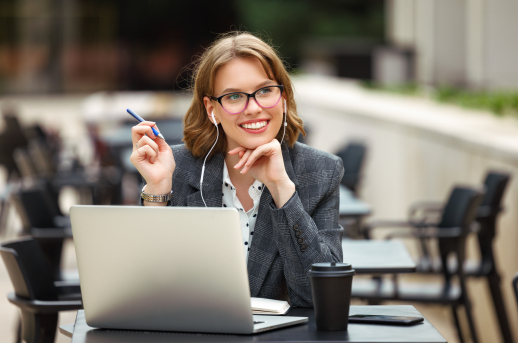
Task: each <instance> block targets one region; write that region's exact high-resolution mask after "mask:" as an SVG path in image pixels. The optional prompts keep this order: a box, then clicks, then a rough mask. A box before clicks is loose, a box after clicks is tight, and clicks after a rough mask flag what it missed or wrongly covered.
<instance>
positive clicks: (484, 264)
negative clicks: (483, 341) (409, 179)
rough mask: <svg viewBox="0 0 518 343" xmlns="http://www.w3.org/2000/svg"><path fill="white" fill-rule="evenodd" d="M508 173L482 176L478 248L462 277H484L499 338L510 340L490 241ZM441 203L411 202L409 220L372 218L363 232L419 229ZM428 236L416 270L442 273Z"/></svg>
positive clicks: (509, 342)
mask: <svg viewBox="0 0 518 343" xmlns="http://www.w3.org/2000/svg"><path fill="white" fill-rule="evenodd" d="M509 180H510V175H509V174H506V173H502V172H496V171H492V172H489V173H488V174H487V175H486V178H485V180H484V188H485V191H486V192H485V195H484V198H483V199H482V202H481V204H480V207H479V209H478V212H477V217H476V219H475V220H476V221H477V223H478V227H476V234H477V241H478V246H479V250H480V260H479V261H471V260H468V261H466V263H465V264H464V265H463V266H464V268H463V269H464V274H465V275H466V277H476V278H485V279H486V280H487V282H488V286H489V289H490V291H491V297H492V300H493V305H494V308H495V312H496V314H497V317H498V323H499V326H500V332H501V334H502V338H503V341H504V342H506V343H512V342H513V337H512V333H511V329H510V327H509V319H508V316H507V311H506V309H505V301H504V298H503V294H502V290H501V285H500V281H501V277H500V274H499V272H498V268H497V266H496V259H495V254H494V252H493V244H494V241H495V238H496V226H497V225H496V223H497V219H498V216H499V214H500V213H502V211H503V207H502V199H503V196H504V194H505V190H506V188H507V185H508V184H509ZM443 207H444V205H443V204H442V203H438V202H419V203H416V204H414V205H413V206H411V208H410V211H409V218H410V219H409V221H407V222H396V221H394V222H388V221H387V222H375V223H373V224H371V226H370V227H369V228H367V235H368V236H370V231H372V230H373V229H374V228H378V227H397V226H401V227H410V228H412V229H413V230H422V229H423V228H425V227H427V226H433V225H436V224H435V223H436V222H437V219H436V217H437V215H440V214H441V213H442V211H443ZM428 240H429V239H428V238H422V239H419V240H418V242H419V245H420V247H421V252H422V256H421V258H420V259H419V261H418V269H417V272H418V273H435V274H438V273H442V271H441V268H442V267H441V262H440V259H439V258H433V257H432V255H431V254H430V248H429V247H428ZM451 262H453V264H451V263H450V264H449V266H448V267H449V268H450V270H455V269H457V265H455V262H456V261H455V260H452V261H451Z"/></svg>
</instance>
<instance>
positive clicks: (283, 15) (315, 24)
mask: <svg viewBox="0 0 518 343" xmlns="http://www.w3.org/2000/svg"><path fill="white" fill-rule="evenodd" d="M234 1H235V4H236V9H237V13H238V16H239V18H240V22H241V23H242V25H243V26H242V27H236V29H238V30H247V31H250V32H254V33H259V34H262V35H264V36H263V37H262V38H269V39H270V40H271V43H272V44H273V45H274V46H276V47H277V49H278V50H279V52H280V54H281V55H282V56H284V57H285V59H286V61H287V62H288V63H289V64H290V65H291V66H296V64H297V62H298V59H299V58H300V53H301V51H300V47H301V46H302V43H303V41H304V40H307V39H308V38H315V37H317V38H351V37H355V38H357V37H361V38H374V39H377V40H382V39H383V37H384V5H383V4H384V3H383V1H379V0H318V1H317V0H262V1H252V0H234ZM267 40H268V39H267Z"/></svg>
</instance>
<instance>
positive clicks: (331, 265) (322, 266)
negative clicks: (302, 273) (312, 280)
mask: <svg viewBox="0 0 518 343" xmlns="http://www.w3.org/2000/svg"><path fill="white" fill-rule="evenodd" d="M354 274H356V272H355V270H354V269H353V268H352V266H351V265H350V264H348V263H342V262H322V263H313V265H312V266H311V269H310V270H309V275H310V276H328V275H329V276H346V275H354Z"/></svg>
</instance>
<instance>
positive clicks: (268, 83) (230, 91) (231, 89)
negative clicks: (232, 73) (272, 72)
mask: <svg viewBox="0 0 518 343" xmlns="http://www.w3.org/2000/svg"><path fill="white" fill-rule="evenodd" d="M270 84H275V82H274V81H273V80H266V81H263V82H261V83H260V84H258V85H257V89H259V88H262V87H264V86H268V85H270ZM233 92H242V91H241V90H240V89H238V88H225V89H224V90H223V92H221V94H223V95H224V94H227V93H233Z"/></svg>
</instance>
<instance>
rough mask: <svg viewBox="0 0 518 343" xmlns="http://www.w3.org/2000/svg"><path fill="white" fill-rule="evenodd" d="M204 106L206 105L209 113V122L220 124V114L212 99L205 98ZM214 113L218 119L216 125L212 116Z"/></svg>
mask: <svg viewBox="0 0 518 343" xmlns="http://www.w3.org/2000/svg"><path fill="white" fill-rule="evenodd" d="M203 105H205V110H206V111H207V116H208V117H209V120H210V122H211V123H212V124H218V123H219V120H218V114H217V113H216V107H215V106H214V101H211V99H210V98H209V97H208V96H206V97H203ZM213 111H214V117H215V118H216V123H214V122H213V121H212V115H211V113H212V112H213Z"/></svg>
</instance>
